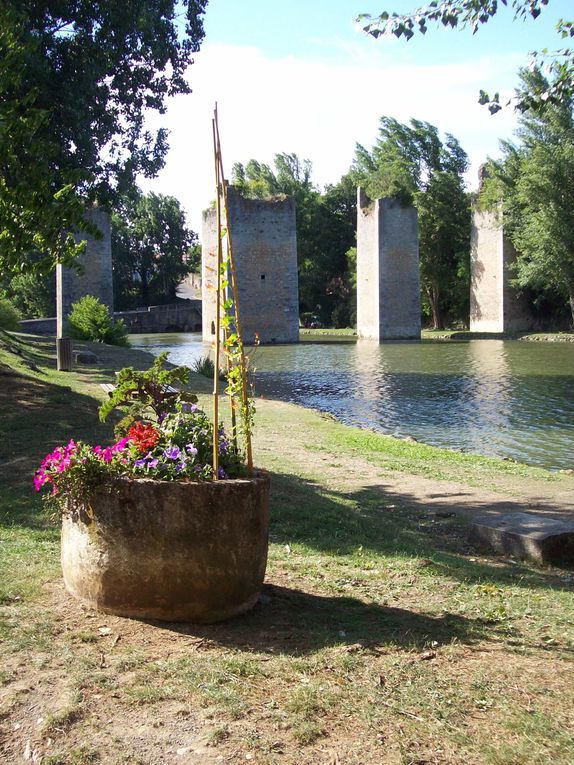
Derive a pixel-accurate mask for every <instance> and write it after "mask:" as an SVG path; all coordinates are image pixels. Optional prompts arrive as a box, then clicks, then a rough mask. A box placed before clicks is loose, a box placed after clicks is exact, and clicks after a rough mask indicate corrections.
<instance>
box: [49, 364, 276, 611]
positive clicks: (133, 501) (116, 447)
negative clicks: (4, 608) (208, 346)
mask: <svg viewBox="0 0 574 765" xmlns="http://www.w3.org/2000/svg"><path fill="white" fill-rule="evenodd" d="M165 360H166V355H165V354H162V356H160V357H158V358H157V359H156V360H155V362H154V364H153V366H152V368H151V369H150V370H148V371H147V372H135V371H134V370H133V369H131V368H127V369H123V370H122V371H121V372H120V373H119V375H118V385H117V386H116V388H115V390H114V392H113V395H112V396H111V398H110V399H109V400H108V401H106V402H105V403H104V404H103V405H102V407H101V408H100V416H101V417H102V418H104V419H105V418H106V417H107V416H108V414H109V413H110V412H111V411H113V410H114V409H115V408H120V409H123V412H124V417H123V418H122V419H121V420H120V422H119V423H118V424H117V425H116V433H117V434H118V438H117V440H116V441H115V442H114V443H113V444H111V445H110V446H100V445H97V446H91V445H89V444H86V443H83V442H81V441H78V442H76V441H74V440H72V441H70V442H69V443H68V444H67V445H66V446H61V447H58V448H56V449H54V451H52V452H51V453H50V454H48V455H47V456H46V457H45V458H44V460H43V461H42V464H41V466H40V469H39V470H38V471H36V474H35V476H34V483H35V487H36V489H37V490H41V489H43V488H49V489H51V491H50V492H49V494H48V495H47V497H46V498H47V500H48V502H49V503H50V504H51V505H52V506H55V507H56V508H57V509H58V511H59V513H60V514H61V518H62V570H63V574H64V582H65V584H66V587H67V589H68V590H69V591H70V592H71V593H72V594H74V595H75V596H76V597H78V598H79V599H80V600H82V601H83V602H85V603H87V604H88V605H91V606H93V607H95V608H98V609H100V610H103V611H107V612H111V613H116V614H120V615H123V616H135V617H145V618H155V619H162V620H169V621H198V622H210V621H218V620H220V619H224V618H227V617H229V616H233V615H235V614H237V613H240V612H242V611H245V610H246V609H248V608H250V607H251V606H252V605H254V603H255V602H256V601H257V598H258V596H259V591H260V589H261V585H262V583H263V578H264V575H265V567H266V561H267V537H268V493H269V480H268V478H267V476H265V475H263V474H261V473H258V474H256V475H253V476H251V477H248V476H247V467H246V465H245V461H244V459H243V456H242V453H241V452H240V450H239V449H238V447H237V445H236V444H235V443H234V441H233V437H232V436H230V435H229V434H228V433H227V432H226V430H225V428H224V426H223V424H222V423H218V427H217V429H216V431H215V433H214V428H213V424H212V422H211V421H210V420H209V418H208V417H207V415H206V414H205V412H204V411H203V410H202V409H200V408H199V407H198V405H197V403H196V397H195V396H193V395H191V394H188V393H185V392H181V391H176V390H174V389H173V387H172V383H173V382H175V381H176V380H177V381H178V382H179V383H185V382H187V379H188V376H189V371H188V370H186V369H185V368H184V367H176V368H175V369H171V370H166V369H164V364H165ZM214 441H215V443H216V444H217V449H218V468H217V470H218V475H217V479H215V475H214V470H213V464H212V462H211V457H212V452H213V442H214Z"/></svg>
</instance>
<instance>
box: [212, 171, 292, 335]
mask: <svg viewBox="0 0 574 765" xmlns="http://www.w3.org/2000/svg"><path fill="white" fill-rule="evenodd" d="M227 195H228V197H227V198H228V206H229V218H230V228H231V233H232V240H233V252H234V260H235V269H236V272H237V288H238V293H239V311H240V318H241V329H242V333H243V341H244V342H245V343H246V344H247V345H249V344H252V343H254V342H255V341H256V337H258V338H259V342H261V343H296V342H298V340H299V289H298V276H297V235H296V228H295V200H294V199H293V198H292V197H289V196H286V195H284V194H282V195H279V196H277V197H272V198H271V199H244V198H243V197H242V196H241V194H240V193H239V192H238V191H237V190H236V189H235V188H234V187H233V186H228V191H227ZM224 245H225V241H224ZM216 258H217V220H216V213H215V210H214V209H209V210H205V211H204V213H203V233H202V300H203V339H204V341H207V342H209V341H211V340H213V338H214V332H215V307H216V303H215V297H216V295H215V283H216V276H217V273H216V262H217V260H216Z"/></svg>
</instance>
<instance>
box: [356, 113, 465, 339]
mask: <svg viewBox="0 0 574 765" xmlns="http://www.w3.org/2000/svg"><path fill="white" fill-rule="evenodd" d="M467 165H468V160H467V156H466V153H465V152H464V150H463V149H462V147H461V146H460V144H459V143H458V141H457V140H456V138H454V137H453V136H451V135H446V137H445V141H444V142H443V141H442V140H441V138H440V136H439V133H438V129H437V128H436V127H434V125H431V124H429V123H428V122H422V121H420V120H415V119H412V120H411V121H410V124H409V125H404V124H402V123H400V122H398V121H397V120H395V119H393V118H391V117H382V118H381V122H380V128H379V136H378V138H377V141H376V143H375V145H374V147H373V148H372V150H370V151H369V150H368V149H365V148H364V147H363V146H360V145H358V146H357V151H356V155H355V161H354V163H353V167H352V170H351V175H352V177H353V179H354V180H355V182H356V183H357V184H358V185H361V186H363V187H364V188H365V190H366V192H367V194H368V195H369V196H370V197H371V199H378V198H381V197H384V196H395V197H398V198H399V199H400V200H401V201H402V203H403V204H405V205H407V204H414V205H415V207H416V208H417V211H418V216H419V253H420V263H421V283H422V287H423V296H424V298H425V299H426V301H428V308H429V311H430V314H431V317H432V324H433V327H434V328H435V329H442V328H443V326H444V319H445V314H449V315H450V317H451V318H456V319H459V320H463V321H465V320H466V317H467V315H468V314H467V310H466V309H467V305H468V297H467V296H468V275H469V265H468V258H469V246H470V242H469V237H470V201H469V198H468V195H467V194H466V193H465V190H464V181H463V174H464V172H465V171H466V168H467Z"/></svg>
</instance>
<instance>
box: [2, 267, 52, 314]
mask: <svg viewBox="0 0 574 765" xmlns="http://www.w3.org/2000/svg"><path fill="white" fill-rule="evenodd" d="M2 281H3V282H4V288H3V289H2V290H0V292H1V293H3V294H4V296H5V297H7V298H9V299H10V300H11V302H12V303H13V304H14V305H15V306H16V308H17V309H18V310H19V311H20V313H21V314H22V315H23V316H24V318H25V319H37V318H42V317H45V316H55V315H56V275H55V274H49V275H47V276H44V275H42V274H39V273H37V272H35V271H27V272H25V273H22V274H15V275H13V276H12V275H11V274H10V273H8V272H6V274H5V275H4V279H3V280H2Z"/></svg>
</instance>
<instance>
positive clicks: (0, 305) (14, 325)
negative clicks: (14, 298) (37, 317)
mask: <svg viewBox="0 0 574 765" xmlns="http://www.w3.org/2000/svg"><path fill="white" fill-rule="evenodd" d="M21 318H22V317H21V316H20V312H19V311H18V309H17V308H15V307H14V306H13V305H12V303H11V302H10V301H9V300H6V299H5V300H0V329H7V330H9V331H11V332H16V331H17V330H18V328H19V325H18V322H19V321H20V319H21Z"/></svg>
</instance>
